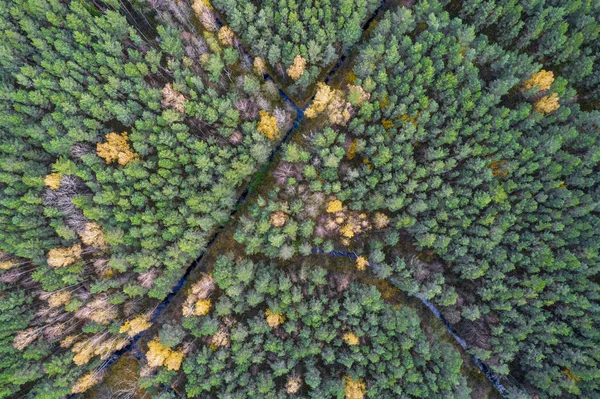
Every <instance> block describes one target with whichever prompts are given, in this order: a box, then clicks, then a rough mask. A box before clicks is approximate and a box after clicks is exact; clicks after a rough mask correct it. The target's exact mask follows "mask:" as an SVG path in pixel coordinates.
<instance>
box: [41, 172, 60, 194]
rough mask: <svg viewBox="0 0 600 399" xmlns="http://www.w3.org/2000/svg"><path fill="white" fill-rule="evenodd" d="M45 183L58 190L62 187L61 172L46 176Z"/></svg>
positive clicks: (51, 188)
mask: <svg viewBox="0 0 600 399" xmlns="http://www.w3.org/2000/svg"><path fill="white" fill-rule="evenodd" d="M44 184H45V185H46V187H48V188H49V189H50V190H58V189H59V188H60V174H59V173H50V174H49V175H47V176H46V177H45V178H44Z"/></svg>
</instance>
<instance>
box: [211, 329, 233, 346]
mask: <svg viewBox="0 0 600 399" xmlns="http://www.w3.org/2000/svg"><path fill="white" fill-rule="evenodd" d="M210 346H211V348H212V349H213V350H216V349H217V348H220V347H226V346H229V333H228V332H227V330H226V329H225V327H221V328H219V331H217V332H216V333H215V334H214V335H213V336H212V337H210Z"/></svg>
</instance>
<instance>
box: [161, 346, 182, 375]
mask: <svg viewBox="0 0 600 399" xmlns="http://www.w3.org/2000/svg"><path fill="white" fill-rule="evenodd" d="M184 357H185V356H184V354H183V353H182V352H181V351H171V353H170V354H169V356H168V357H167V360H166V361H165V366H167V370H175V371H177V370H179V368H180V367H181V363H182V362H183V358H184Z"/></svg>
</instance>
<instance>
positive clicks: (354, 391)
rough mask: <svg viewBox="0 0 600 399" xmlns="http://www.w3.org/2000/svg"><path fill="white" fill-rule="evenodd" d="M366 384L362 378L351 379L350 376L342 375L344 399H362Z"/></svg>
mask: <svg viewBox="0 0 600 399" xmlns="http://www.w3.org/2000/svg"><path fill="white" fill-rule="evenodd" d="M366 390H367V385H366V384H365V381H364V380H363V379H362V378H359V379H357V380H353V379H352V378H350V376H348V375H346V376H345V377H344V394H345V398H346V399H364V397H365V391H366Z"/></svg>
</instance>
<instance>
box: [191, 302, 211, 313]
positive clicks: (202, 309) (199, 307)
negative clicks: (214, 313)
mask: <svg viewBox="0 0 600 399" xmlns="http://www.w3.org/2000/svg"><path fill="white" fill-rule="evenodd" d="M209 311H210V299H198V301H197V302H196V306H195V307H194V315H196V316H206V315H207V314H208V312H209Z"/></svg>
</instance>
